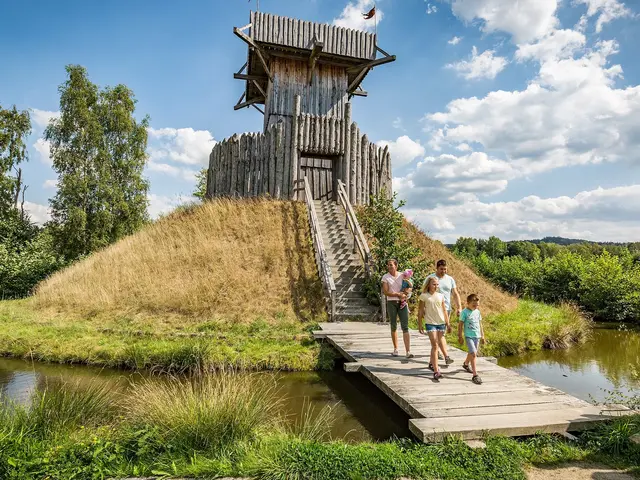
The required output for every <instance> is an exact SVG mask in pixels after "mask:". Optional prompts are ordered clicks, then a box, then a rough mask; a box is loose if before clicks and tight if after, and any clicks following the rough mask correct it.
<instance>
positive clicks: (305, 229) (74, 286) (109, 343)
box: [0, 199, 569, 372]
mask: <svg viewBox="0 0 640 480" xmlns="http://www.w3.org/2000/svg"><path fill="white" fill-rule="evenodd" d="M406 228H407V229H408V232H409V234H410V237H411V241H412V242H414V243H415V245H416V246H417V247H419V248H420V249H421V251H422V252H424V256H425V259H428V260H429V261H435V260H437V259H439V258H445V259H446V260H447V261H448V262H449V264H450V271H451V274H452V275H454V276H455V278H456V280H457V281H458V283H459V285H460V290H461V293H462V295H463V296H466V294H468V293H470V292H474V293H477V294H479V295H480V297H481V298H482V308H483V313H484V314H485V315H491V314H495V315H507V316H506V317H497V318H502V320H503V321H504V322H505V323H509V324H513V325H514V327H513V328H512V329H510V330H504V329H500V325H498V324H497V323H496V322H497V321H496V322H494V325H493V326H494V327H495V328H492V329H488V331H487V335H488V338H489V340H491V338H492V335H493V333H491V332H496V338H499V339H500V344H499V347H500V348H496V349H495V351H492V352H493V353H499V352H504V353H512V352H515V351H521V350H523V349H529V348H540V347H542V346H543V345H544V344H545V343H546V344H548V345H553V344H554V341H555V338H554V337H552V338H549V337H548V335H546V333H547V330H550V329H551V328H556V327H557V326H558V325H559V324H563V320H562V319H560V320H557V321H555V323H554V322H547V321H546V320H545V317H544V315H542V316H540V315H536V316H534V318H536V321H535V322H528V323H527V325H529V327H530V328H529V330H528V331H529V332H533V333H535V335H529V334H522V331H517V328H516V327H517V325H516V324H518V323H520V322H521V319H522V318H523V315H525V314H526V312H527V311H528V310H527V309H524V310H523V309H521V308H517V307H518V302H517V300H516V299H515V298H514V297H511V296H509V295H506V294H504V293H503V292H501V291H500V290H498V289H497V288H495V287H493V286H491V285H490V284H489V283H488V282H486V281H484V280H482V279H481V278H479V277H478V276H477V275H476V274H475V273H474V272H473V271H472V270H471V269H470V268H469V267H467V266H466V265H465V264H464V263H462V262H460V261H458V260H457V259H455V258H454V257H453V256H452V255H451V254H450V253H449V252H448V251H447V250H446V248H445V247H444V246H443V245H442V244H441V243H440V242H437V241H434V240H431V239H429V238H428V237H427V236H426V235H424V234H423V233H422V232H420V231H419V230H418V229H417V228H416V227H414V226H412V225H410V224H407V226H406ZM549 308H550V309H552V308H551V307H549ZM537 310H539V309H537ZM509 314H510V316H509ZM326 319H327V315H326V312H325V306H324V299H323V291H322V284H321V282H320V280H319V279H318V275H317V271H316V266H315V260H314V253H313V245H312V243H311V239H310V232H309V225H308V220H307V213H306V209H305V206H304V204H302V203H299V202H282V201H274V200H247V199H243V200H216V201H213V202H207V203H205V204H203V205H199V206H194V207H190V208H187V209H179V210H177V211H176V212H174V213H173V214H171V215H169V216H167V217H165V218H163V219H161V220H159V221H158V222H156V223H154V224H152V225H150V226H149V227H147V228H145V229H143V230H142V231H140V232H138V233H136V234H135V235H132V236H130V237H128V238H126V239H124V240H122V241H121V242H118V243H117V244H115V245H112V246H110V247H108V248H106V249H104V250H102V251H99V252H96V253H95V254H93V255H91V256H90V257H88V258H86V259H85V260H82V261H80V262H78V263H76V264H74V265H72V266H70V267H69V268H67V269H65V270H63V271H60V272H58V273H57V274H55V275H53V276H52V277H51V278H49V279H48V280H46V281H44V282H43V283H41V284H40V285H39V286H38V288H37V290H36V292H35V294H34V295H33V296H32V297H30V298H28V299H24V300H19V301H7V302H0V354H5V355H12V356H18V357H25V358H30V359H34V360H41V361H49V362H65V363H89V364H96V365H104V366H110V367H124V368H136V369H138V368H150V369H156V370H162V371H172V372H175V371H184V370H194V369H195V370H200V369H210V368H215V367H222V366H237V367H242V368H251V369H285V370H310V369H315V368H326V367H327V366H329V365H331V364H332V358H333V357H332V354H331V352H330V351H329V350H325V349H323V347H322V346H321V345H319V344H317V343H316V342H314V340H313V339H312V337H311V335H310V330H312V329H313V328H314V327H315V325H316V324H317V322H321V321H325V320H326ZM567 322H569V320H567V321H566V322H565V323H567ZM522 323H526V322H522ZM567 324H568V323H567ZM547 327H549V328H547ZM557 331H563V330H562V329H557ZM505 332H506V333H505ZM525 333H526V332H525ZM511 337H513V338H511Z"/></svg>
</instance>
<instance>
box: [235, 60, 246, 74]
mask: <svg viewBox="0 0 640 480" xmlns="http://www.w3.org/2000/svg"><path fill="white" fill-rule="evenodd" d="M247 65H249V62H244V65H242V68H240V70H238V72H237V73H236V74H235V75H240V74H241V73H242V72H244V69H245V68H247ZM235 75H234V77H235Z"/></svg>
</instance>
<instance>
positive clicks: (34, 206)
mask: <svg viewBox="0 0 640 480" xmlns="http://www.w3.org/2000/svg"><path fill="white" fill-rule="evenodd" d="M24 209H25V210H26V211H27V212H28V213H29V216H30V217H31V221H33V222H34V223H37V224H38V225H42V224H43V223H45V222H47V221H48V220H50V219H51V214H50V211H49V207H48V206H46V205H41V204H39V203H32V202H27V201H25V202H24Z"/></svg>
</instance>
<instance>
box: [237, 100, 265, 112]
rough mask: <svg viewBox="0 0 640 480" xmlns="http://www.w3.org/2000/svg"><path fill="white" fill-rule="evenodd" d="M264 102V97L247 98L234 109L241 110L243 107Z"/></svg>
mask: <svg viewBox="0 0 640 480" xmlns="http://www.w3.org/2000/svg"><path fill="white" fill-rule="evenodd" d="M259 102H264V98H252V99H251V100H247V101H246V102H242V103H238V104H237V105H236V106H234V107H233V109H234V110H240V109H241V108H244V107H248V106H250V105H253V104H254V103H259Z"/></svg>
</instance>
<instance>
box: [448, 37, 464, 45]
mask: <svg viewBox="0 0 640 480" xmlns="http://www.w3.org/2000/svg"><path fill="white" fill-rule="evenodd" d="M461 41H462V37H453V38H452V39H451V40H449V41H448V42H447V43H448V44H449V45H457V44H459V43H460V42H461Z"/></svg>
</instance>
